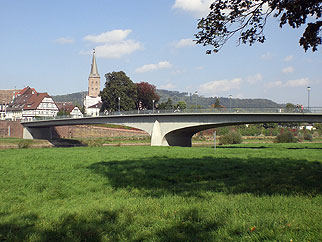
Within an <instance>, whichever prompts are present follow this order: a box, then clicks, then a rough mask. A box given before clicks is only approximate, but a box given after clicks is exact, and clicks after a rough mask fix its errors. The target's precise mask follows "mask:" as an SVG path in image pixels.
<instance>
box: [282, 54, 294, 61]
mask: <svg viewBox="0 0 322 242" xmlns="http://www.w3.org/2000/svg"><path fill="white" fill-rule="evenodd" d="M293 58H294V57H293V56H292V55H288V56H286V57H285V58H284V61H285V62H289V61H292V60H293Z"/></svg>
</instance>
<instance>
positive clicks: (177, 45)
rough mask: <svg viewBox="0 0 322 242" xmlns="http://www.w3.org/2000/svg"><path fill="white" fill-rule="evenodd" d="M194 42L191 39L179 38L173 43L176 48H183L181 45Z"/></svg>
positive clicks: (190, 44)
mask: <svg viewBox="0 0 322 242" xmlns="http://www.w3.org/2000/svg"><path fill="white" fill-rule="evenodd" d="M193 45H195V43H194V42H193V40H192V39H181V40H179V41H178V42H177V43H175V45H174V46H175V47H176V48H183V47H188V46H193Z"/></svg>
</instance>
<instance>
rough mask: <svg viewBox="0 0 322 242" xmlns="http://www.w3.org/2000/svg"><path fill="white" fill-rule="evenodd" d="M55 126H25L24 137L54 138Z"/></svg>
mask: <svg viewBox="0 0 322 242" xmlns="http://www.w3.org/2000/svg"><path fill="white" fill-rule="evenodd" d="M52 129H53V127H41V128H30V127H28V128H23V138H24V139H46V140H52V139H53V130H52Z"/></svg>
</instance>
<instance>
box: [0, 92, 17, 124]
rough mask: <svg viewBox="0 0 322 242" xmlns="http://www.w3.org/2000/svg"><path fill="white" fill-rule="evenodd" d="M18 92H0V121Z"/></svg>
mask: <svg viewBox="0 0 322 242" xmlns="http://www.w3.org/2000/svg"><path fill="white" fill-rule="evenodd" d="M19 91H20V90H0V119H1V120H3V119H5V117H6V113H7V108H8V106H9V104H10V103H11V102H12V101H13V99H14V98H15V96H16V93H18V92H19Z"/></svg>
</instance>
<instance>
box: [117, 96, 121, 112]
mask: <svg viewBox="0 0 322 242" xmlns="http://www.w3.org/2000/svg"><path fill="white" fill-rule="evenodd" d="M118 99H119V114H121V97H119V98H118Z"/></svg>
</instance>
